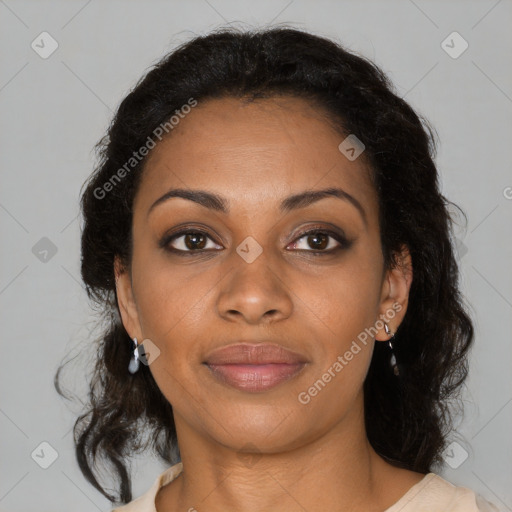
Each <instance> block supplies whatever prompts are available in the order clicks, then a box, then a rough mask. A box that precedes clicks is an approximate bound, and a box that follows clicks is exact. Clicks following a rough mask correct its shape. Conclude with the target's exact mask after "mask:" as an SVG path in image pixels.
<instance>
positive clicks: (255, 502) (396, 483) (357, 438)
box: [157, 405, 423, 512]
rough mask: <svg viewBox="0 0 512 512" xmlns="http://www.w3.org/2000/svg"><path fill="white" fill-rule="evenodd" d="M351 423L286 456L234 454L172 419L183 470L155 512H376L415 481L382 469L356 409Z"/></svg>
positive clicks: (254, 451) (250, 451) (249, 449)
mask: <svg viewBox="0 0 512 512" xmlns="http://www.w3.org/2000/svg"><path fill="white" fill-rule="evenodd" d="M357 416H358V417H359V421H358V422H357V423H358V424H359V425H358V428H354V425H355V423H354V421H352V422H349V418H345V419H344V420H342V421H340V422H339V423H338V424H336V425H335V426H334V427H333V428H331V429H330V430H329V431H328V432H326V433H325V434H324V435H323V436H321V437H319V438H316V439H314V440H311V441H310V442H309V443H301V444H300V446H298V447H297V448H295V449H292V450H288V451H286V452H283V451H281V452H280V451H278V450H272V452H270V450H268V449H267V451H268V452H265V451H264V449H263V448H262V449H261V450H259V449H258V448H257V447H256V446H254V445H251V444H250V443H247V444H246V445H245V449H244V450H242V451H238V452H237V451H235V450H233V449H231V448H228V447H226V446H222V445H220V444H218V443H215V442H214V441H212V440H211V439H209V438H206V437H205V436H204V435H201V433H200V432H197V431H195V430H193V429H191V428H189V426H188V425H187V424H186V423H185V422H184V421H183V419H182V418H180V417H178V416H176V415H175V423H176V427H177V432H178V439H180V452H181V454H182V462H183V468H184V469H183V473H182V474H181V475H180V476H179V477H178V478H177V479H176V480H175V481H173V482H172V484H170V485H168V486H166V487H164V488H163V490H162V492H161V493H159V495H158V499H157V510H158V512H167V511H170V510H190V511H194V510H208V511H209V512H217V511H226V510H244V511H246V512H256V511H258V512H260V511H262V510H272V511H274V512H280V511H283V512H284V511H287V512H290V511H301V512H303V511H304V510H307V511H308V512H314V511H317V510H318V511H320V510H322V511H325V510H340V511H345V510H346V511H349V510H350V511H351V512H358V511H363V510H364V511H365V512H369V511H373V510H375V511H378V512H381V511H382V510H385V509H386V508H388V507H390V506H391V505H392V504H394V503H395V502H396V501H398V499H399V498H400V497H401V496H402V495H403V494H404V493H405V492H406V491H407V489H408V488H410V487H411V486H412V485H414V483H417V482H418V481H419V480H420V479H421V478H422V477H423V475H421V474H419V473H412V472H409V471H406V470H401V469H398V468H395V467H393V466H391V465H389V464H388V463H387V462H385V461H384V460H383V459H382V458H381V457H380V456H379V455H378V454H377V453H375V451H374V450H373V448H372V447H371V445H370V444H369V442H368V440H367V438H366V433H365V430H364V416H363V411H362V405H361V408H360V410H359V411H358V415H357ZM349 425H351V427H350V428H349ZM397 477H399V478H397Z"/></svg>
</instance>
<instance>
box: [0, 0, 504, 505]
mask: <svg viewBox="0 0 512 512" xmlns="http://www.w3.org/2000/svg"><path fill="white" fill-rule="evenodd" d="M228 22H237V25H238V26H242V27H244V26H245V27H253V26H263V25H269V24H276V23H290V24H292V25H293V26H295V27H299V28H304V29H307V30H310V31H313V32H315V33H318V34H321V35H326V36H329V37H332V38H335V39H337V40H338V41H340V42H342V43H343V44H345V45H346V46H347V47H348V48H349V49H352V50H354V51H357V52H360V53H361V54H363V55H366V56H368V57H370V58H371V59H373V60H374V61H375V62H376V63H377V64H379V65H380V66H381V67H382V68H383V69H384V71H385V72H387V73H388V75H389V76H390V78H391V79H392V81H393V82H394V84H395V85H396V87H397V91H398V93H399V94H400V95H401V96H404V97H405V99H406V100H407V101H409V102H410V103H411V105H412V106H413V107H414V108H416V109H417V110H418V111H419V112H420V113H422V114H424V115H425V116H426V117H427V118H428V119H429V120H430V121H431V122H432V124H433V125H434V126H435V127H436V129H437V131H438V134H439V137H440V141H441V145H440V148H439V154H438V159H437V162H438V164H439V169H440V172H441V176H442V189H443V192H444V193H445V195H446V196H447V197H448V198H450V199H452V200H453V201H455V202H456V203H458V204H459V205H460V206H462V208H463V209H464V210H465V211H466V212H467V214H468V219H469V221H468V225H467V227H466V228H465V229H464V228H463V227H461V228H460V230H459V233H458V240H459V242H460V244H459V249H460V250H459V258H460V262H461V272H462V275H461V279H462V288H463V292H464V293H465V295H466V297H467V300H468V302H469V303H470V304H471V305H472V311H473V314H474V318H475V324H476V344H475V347H474V350H473V352H472V356H471V372H470V379H469V381H468V385H467V391H466V393H465V403H466V415H465V417H464V419H463V421H461V422H460V424H459V425H458V428H457V433H454V435H453V440H454V441H455V442H457V443H458V444H455V445H452V447H451V451H450V452H449V453H447V454H446V456H445V460H446V461H447V465H446V466H445V468H444V469H443V470H442V473H441V474H442V476H444V477H445V478H447V479H448V480H450V481H451V482H453V483H455V484H458V485H465V486H467V487H470V488H473V489H474V490H476V491H477V492H480V493H481V494H482V495H484V496H485V497H487V498H488V499H490V500H491V501H494V502H495V503H496V504H498V505H500V506H501V507H503V509H504V510H512V491H511V485H510V484H511V483H512V439H511V436H510V432H511V425H512V421H511V420H512V386H511V370H510V368H511V362H512V344H511V343H510V339H511V336H510V333H511V331H512V322H511V318H512V315H511V312H512V311H511V309H512V273H511V272H510V262H511V261H512V237H511V229H510V227H511V220H512V188H511V187H512V173H511V165H510V164H511V160H512V153H511V147H510V146H511V141H512V126H511V112H512V73H511V70H510V55H512V36H511V30H510V27H511V26H512V23H511V22H512V3H511V2H510V1H507V0H501V1H496V0H492V1H484V0H481V1H442V2H441V1H437V2H434V1H425V0H422V1H420V0H415V1H412V0H410V1H408V0H403V1H384V2H383V1H379V2H355V1H338V2H335V1H332V0H331V1H327V0H323V1H315V2H314V3H313V2H307V1H305V0H292V1H290V0H279V1H278V0H274V1H270V0H260V1H259V2H258V3H255V2H247V1H239V2H235V1H234V0H208V1H206V0H193V1H187V2H176V1H167V2H159V1H151V2H142V1H124V2H121V1H103V2H101V1H99V0H92V1H91V0H90V1H87V0H81V1H69V0H66V1H60V2H59V1H53V2H49V1H47V2H42V1H32V2H29V1H15V0H0V43H1V44H0V48H1V50H0V51H1V58H2V65H1V69H0V108H1V117H0V140H1V153H0V155H1V156H0V161H1V169H2V170H1V189H0V228H1V233H2V246H1V251H2V255H1V269H0V308H1V309H0V311H1V324H0V325H1V329H0V333H1V340H2V351H1V358H0V383H1V391H2V394H1V405H0V432H1V444H0V510H1V511H24V512H30V511H36V510H37V511H38V512H44V511H50V510H51V511H52V512H58V511H64V510H66V511H67V510H70V509H72V510H74V511H76V512H81V511H90V510H95V509H98V510H102V511H106V510H110V504H109V502H108V501H107V500H106V499H105V498H103V497H102V496H101V495H100V494H99V493H98V492H97V491H96V490H95V489H94V488H92V487H91V486H90V485H89V484H88V482H87V481H86V480H85V479H84V478H83V476H82V474H81V472H80V471H79V469H78V465H77V463H76V462H75V458H74V451H73V444H72V436H71V434H70V429H71V426H72V424H73V422H74V419H75V416H76V414H77V413H78V412H79V410H80V404H76V405H72V404H70V403H66V402H64V401H63V400H62V399H61V398H60V397H59V396H58V395H57V393H56V392H55V390H54V387H53V382H52V379H53V375H54V373H55V370H56V368H57V367H58V365H59V363H60V362H61V361H62V360H63V358H64V357H65V356H66V355H71V356H73V355H77V354H80V353H81V356H80V357H79V358H78V359H77V360H76V362H77V364H76V366H73V365H74V363H71V364H70V365H68V367H67V373H65V375H64V378H65V383H67V384H68V386H72V389H73V390H74V391H75V392H76V393H78V394H80V393H81V392H83V391H84V382H85V381H84V377H86V376H87V365H88V364H89V368H90V362H91V361H92V357H93V355H94V354H93V348H94V347H93V345H92V344H91V343H90V342H91V340H92V337H91V335H90V332H91V330H92V328H93V322H94V316H93V315H92V313H91V311H90V309H89V305H88V303H87V301H86V297H85V293H84V290H83V288H82V285H81V282H80V277H79V276H80V274H79V230H80V222H79V220H78V219H77V214H78V196H79V192H80V187H81V185H82V183H83V182H84V180H85V179H86V177H87V176H88V174H89V173H90V172H91V170H92V168H93V165H94V163H95V156H94V152H93V146H94V144H95V143H96V142H97V141H98V140H99V138H100V137H101V136H102V135H103V134H104V132H105V130H106V128H107V126H108V123H109V121H110V119H111V116H112V114H113V111H114V110H115V108H116V107H117V105H118V104H119V102H120V100H121V99H122V98H123V97H124V95H125V94H126V93H127V92H128V90H129V89H130V87H132V86H133V85H134V84H135V82H136V80H138V78H139V77H140V76H141V75H142V74H143V72H144V71H145V70H146V69H147V68H148V67H149V66H150V65H151V64H153V63H154V62H156V60H158V59H159V58H160V57H161V56H162V55H163V54H164V53H165V52H167V51H169V50H170V49H172V48H173V47H174V46H175V45H177V44H178V43H181V42H183V41H185V40H187V39H189V38H190V37H192V36H193V35H196V34H200V33H206V32H208V31H209V30H211V29H213V28H217V27H219V26H220V25H224V24H226V23H228ZM43 31H47V32H48V33H49V34H51V36H52V37H53V38H54V39H55V40H56V41H57V42H58V45H59V46H58V49H57V50H56V51H55V52H54V53H53V54H52V55H51V56H49V57H48V58H46V59H43V58H41V57H40V56H39V54H38V53H36V52H35V51H34V50H33V49H32V47H31V43H32V41H34V40H35V41H36V43H37V42H38V41H40V38H39V37H38V36H39V34H41V32H43ZM453 31H457V32H458V33H459V34H460V35H461V36H462V37H463V38H464V39H465V40H466V41H467V42H468V44H469V47H468V49H467V50H466V51H465V52H464V53H462V54H461V55H460V56H458V58H453V56H450V55H449V54H448V53H447V52H446V51H445V50H444V49H443V47H442V45H441V43H442V42H443V41H444V40H445V39H446V38H447V36H448V35H449V34H451V33H452V32H453ZM452 39H453V37H452ZM445 44H449V45H450V46H453V48H452V50H451V51H452V53H453V52H454V51H459V50H460V49H461V48H462V47H461V41H460V40H458V41H457V40H454V42H453V43H452V42H451V39H450V38H449V39H448V43H445ZM39 45H40V46H41V45H42V43H40V42H39ZM44 46H45V49H46V50H48V48H50V46H49V40H46V43H44ZM43 237H47V238H48V239H49V240H51V242H52V244H54V246H55V249H56V250H57V252H56V253H55V254H52V252H51V248H50V249H49V248H48V244H49V242H48V241H47V240H43V241H42V242H40V239H41V238H43ZM38 243H39V245H36V244H38ZM34 246H35V249H33V248H34ZM45 248H46V250H49V252H48V253H45V252H44V250H45ZM82 349H83V351H82V352H80V351H81V350H82ZM70 367H71V369H70ZM84 368H85V372H86V374H84ZM82 396H83V395H82ZM83 398H85V397H84V396H83ZM42 442H46V443H49V445H51V447H53V449H54V450H55V451H56V452H57V455H58V456H57V459H56V460H55V461H54V462H53V463H52V464H51V465H50V466H49V467H48V468H47V469H43V468H42V467H40V464H43V465H44V463H45V461H46V463H48V462H50V461H51V454H52V449H51V448H50V447H49V446H48V445H43V446H42V447H41V446H40V443H42ZM34 450H35V454H38V455H39V456H37V455H34V456H31V454H32V453H33V452H34ZM464 450H465V451H464ZM466 451H467V454H468V455H467V459H466V460H463V459H464V457H466ZM448 463H449V464H448ZM450 465H451V466H453V467H455V466H458V467H457V468H456V469H453V468H452V467H450ZM163 469H164V467H163V466H162V465H161V464H159V463H158V462H156V461H155V460H154V459H152V458H149V457H146V458H142V457H140V458H138V459H137V461H136V464H135V466H134V470H135V471H134V477H135V478H134V496H138V495H139V494H141V493H142V492H144V491H145V490H147V489H148V488H149V486H150V485H151V484H152V483H153V481H154V479H155V478H156V476H157V475H158V473H160V472H161V471H162V470H163Z"/></svg>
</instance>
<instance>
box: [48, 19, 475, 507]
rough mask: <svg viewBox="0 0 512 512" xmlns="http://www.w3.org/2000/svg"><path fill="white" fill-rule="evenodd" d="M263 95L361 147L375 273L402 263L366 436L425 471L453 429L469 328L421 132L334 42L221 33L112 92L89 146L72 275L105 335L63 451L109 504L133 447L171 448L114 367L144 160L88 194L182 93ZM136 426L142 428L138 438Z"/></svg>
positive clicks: (155, 403) (154, 401)
mask: <svg viewBox="0 0 512 512" xmlns="http://www.w3.org/2000/svg"><path fill="white" fill-rule="evenodd" d="M276 95H292V96H296V97H302V98H304V99H306V100H307V101H309V102H311V103H313V104H314V105H316V106H319V107H321V108H322V109H323V111H324V112H325V116H326V119H328V120H329V121H330V122H333V123H335V125H336V127H337V128H338V130H339V132H340V135H343V136H345V135H347V134H350V133H353V134H356V135H357V137H358V138H359V139H360V140H361V141H362V142H363V143H364V145H365V146H366V149H365V152H364V157H365V158H366V159H367V162H368V163H369V168H370V170H371V178H372V180H373V183H374V184H375V188H376V190H377V193H378V197H379V222H380V235H381V244H382V251H383V255H384V261H385V265H386V267H387V268H390V267H391V266H396V265H399V264H400V263H399V261H398V260H397V254H399V251H400V249H401V248H402V247H403V246H406V247H407V248H408V250H409V252H410V254H411V259H412V267H413V282H412V285H411V290H410V295H409V303H408V308H407V313H406V315H405V318H404V320H403V322H402V324H401V325H400V327H399V329H398V332H397V333H396V335H395V353H396V357H397V360H398V361H399V364H400V369H401V374H400V377H399V378H397V377H396V376H394V375H393V374H392V372H391V371H390V369H389V364H388V360H389V353H388V351H387V347H386V346H385V344H384V343H376V345H375V349H374V353H373V357H372V361H371V364H370V368H369V371H368V375H367V378H366V380H365V383H364V397H365V404H364V405H365V423H366V429H367V436H368V439H369V441H370V443H371V444H372V446H373V447H374V449H375V450H376V451H377V453H379V454H380V455H381V456H382V457H384V458H385V459H386V460H388V461H389V462H390V463H392V464H394V465H396V466H399V467H404V468H407V469H410V470H413V471H418V472H423V473H426V472H429V471H431V468H432V466H433V465H435V464H437V463H439V462H440V454H441V452H442V449H443V448H444V446H445V440H446V436H447V434H448V433H449V432H450V430H451V428H452V423H453V417H452V414H451V412H450V411H451V410H450V407H449V406H450V402H451V401H454V400H456V399H457V398H458V393H459V392H460V388H461V385H462V383H463V381H464V379H465V377H466V374H467V366H468V363H467V355H468V349H469V348H470V346H471V343H472V341H473V326H472V322H471V319H470V317H469V316H468V314H467V313H466V311H465V308H464V303H463V299H462V297H461V295H460V293H459V290H458V267H457V263H456V260H455V257H454V249H453V244H452V240H453V237H452V227H451V226H452V224H451V221H452V219H451V217H450V214H449V209H448V206H450V205H453V203H451V202H449V201H448V200H447V199H445V198H444V196H443V195H442V194H441V193H440V190H439V186H438V173H437V169H436V166H435V164H434V161H433V158H434V157H435V150H436V148H435V139H434V135H433V132H432V129H431V128H430V127H429V125H428V122H427V121H426V120H425V119H423V118H421V117H419V116H418V115H417V114H416V113H415V112H414V111H413V109H412V108H411V107H410V106H409V105H408V104H407V103H406V102H405V101H404V100H403V99H402V98H400V97H399V96H398V95H397V94H396V93H395V92H393V86H392V84H391V83H390V82H389V80H388V78H387V77H386V76H385V74H384V73H383V72H382V71H381V70H380V69H379V68H378V67H377V66H376V65H375V64H374V63H372V62H371V61H369V60H367V59H365V58H364V57H361V56H358V55H356V54H354V53H351V52H349V51H347V50H346V49H344V48H343V47H342V46H341V45H340V44H337V43H336V42H334V41H331V40H328V39H325V38H322V37H318V36H315V35H312V34H309V33H306V32H302V31H299V30H295V29H292V28H286V27H285V28H282V27H281V28H272V29H267V30H255V31H239V30H235V29H222V30H220V31H216V32H212V33H210V34H208V35H206V36H201V37H196V38H194V39H192V40H191V41H189V42H187V43H185V44H182V45H181V46H180V47H178V48H177V49H176V50H175V51H173V52H171V53H170V54H169V55H167V56H165V57H164V58H163V59H162V60H161V61H160V62H159V63H157V64H156V65H155V66H154V67H153V68H152V69H151V70H150V71H149V72H148V73H147V74H146V75H145V76H144V77H143V78H142V79H141V80H140V81H139V82H138V84H137V85H136V86H135V87H134V89H133V90H132V91H131V92H130V93H129V94H128V95H127V96H126V98H125V99H124V100H123V101H122V103H121V104H120V106H119V108H118V110H117V113H116V115H115V117H114V119H113V121H112V123H111V125H110V127H109V130H108V134H107V136H106V137H104V138H103V139H102V140H101V141H100V143H99V145H98V149H99V153H100V161H99V165H98V166H97V168H96V169H95V171H94V173H93V174H92V175H91V177H90V178H89V180H88V182H87V183H86V188H85V190H84V192H83V194H82V198H81V208H82V214H83V219H84V223H83V227H82V239H81V251H82V260H81V273H82V279H83V281H84V283H85V285H86V289H87V294H88V296H89V298H90V299H91V300H92V301H93V302H94V303H95V305H96V306H99V308H101V310H102V312H103V314H104V317H105V319H106V327H105V330H104V333H103V335H102V336H101V337H100V339H99V348H98V350H97V360H96V363H95V369H94V373H93V375H92V378H91V380H90V392H89V399H90V403H89V404H88V408H87V410H86V412H85V413H84V414H82V415H81V416H80V417H79V418H78V419H77V421H76V423H75V426H74V436H75V444H76V456H77V459H78V463H79V466H80V469H81V471H82V472H83V474H84V476H85V477H86V478H87V480H88V481H89V482H90V483H91V484H92V485H93V486H94V487H95V488H96V489H98V490H99V491H100V492H101V493H102V494H103V495H104V496H106V497H107V498H108V499H109V500H110V501H112V502H113V501H116V502H121V503H126V502H129V501H131V500H132V492H131V483H130V480H131V479H130V476H129V471H128V469H127V466H126V463H127V461H128V460H129V458H130V456H132V455H133V454H134V453H135V452H137V451H140V450H145V449H146V448H147V447H148V446H150V447H151V448H153V449H154V450H155V452H156V453H157V454H158V456H159V457H160V458H161V459H162V460H163V461H165V462H166V463H168V464H171V463H175V462H176V461H177V460H179V451H178V450H177V441H176V431H175V425H174V422H173V415H172V407H171V405H170V404H169V403H168V401H167V400H166V399H165V397H164V396H163V394H162V393H161V391H160V390H159V388H158V386H157V385H156V382H155V381H154V379H153V377H152V374H151V372H150V370H149V368H148V367H147V366H144V365H141V368H140V369H139V371H138V372H137V373H136V374H134V375H131V374H129V373H128V371H127V368H128V362H129V359H130V355H131V348H132V345H131V340H130V337H129V336H128V334H127V332H126V331H125V329H124V327H123V325H122V323H121V321H120V316H119V311H118V309H117V308H118V306H117V296H116V289H115V276H114V266H113V262H114V257H115V256H116V255H117V256H119V257H120V258H121V261H122V262H123V264H124V265H125V266H126V267H127V268H129V264H130V257H131V222H132V205H133V199H134V197H135V194H136V192H137V187H138V183H139V182H140V178H141V175H142V171H143V166H144V161H145V160H142V161H141V162H140V163H138V164H137V165H136V166H134V167H133V169H132V170H131V171H130V172H129V173H127V175H126V176H125V177H123V178H122V179H121V180H119V182H118V183H116V184H115V185H114V186H113V187H112V190H111V191H109V192H108V193H107V194H106V195H105V197H103V198H98V197H97V193H96V194H95V191H97V189H99V188H101V187H103V186H104V184H105V183H107V182H108V181H109V179H111V177H112V176H113V175H114V174H115V173H116V171H117V170H118V169H120V168H122V167H123V165H125V164H126V162H128V161H129V159H130V158H131V157H132V156H133V152H134V151H136V150H137V149H138V148H140V147H142V146H144V144H145V143H146V140H147V138H148V137H150V136H152V133H153V131H154V130H155V129H156V128H157V127H158V126H160V125H161V124H162V123H165V122H166V121H168V120H169V119H170V117H171V116H172V115H173V114H174V113H175V111H176V110H179V109H180V108H181V107H182V106H183V105H185V104H187V102H188V101H189V100H190V98H193V99H195V100H196V101H198V102H204V101H206V100H208V99H212V98H221V97H235V98H240V99H245V100H249V101H250V100H254V99H257V98H267V97H272V96H276ZM171 136H172V134H171ZM341 140H342V138H340V142H341ZM59 372H60V368H59V371H58V372H57V375H56V379H55V383H56V387H57V390H58V391H59V388H58V374H59ZM59 392H60V391H59ZM144 429H145V430H146V431H149V432H150V433H151V434H152V435H151V436H150V437H149V439H148V440H147V442H146V444H142V443H141V432H142V431H143V430H144ZM177 454H178V455H177ZM98 458H102V459H104V460H105V461H106V462H107V463H108V464H110V465H111V467H112V468H113V472H111V473H112V474H113V475H114V476H115V478H117V479H118V481H119V486H118V492H117V494H115V495H111V494H108V493H107V491H106V490H105V488H104V487H103V486H102V485H101V484H100V482H99V481H98V479H97V477H96V475H95V474H94V472H93V468H94V467H95V466H96V461H97V459H98Z"/></svg>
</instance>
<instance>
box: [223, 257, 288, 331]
mask: <svg viewBox="0 0 512 512" xmlns="http://www.w3.org/2000/svg"><path fill="white" fill-rule="evenodd" d="M269 263H270V262H269V260H268V259H267V258H266V257H265V251H264V252H263V253H262V254H261V255H260V256H259V257H258V258H257V259H256V260H255V261H253V262H252V263H247V262H245V261H243V260H241V261H240V262H239V263H238V264H235V268H234V270H233V271H232V272H229V273H228V275H227V276H226V277H225V279H223V280H222V281H221V283H223V286H222V288H221V290H220V292H219V295H218V298H217V310H218V314H219V315H220V316H221V317H222V318H224V319H225V320H228V321H230V322H236V321H239V322H245V323H247V324H252V325H257V324H261V323H268V322H276V321H278V320H283V319H285V318H288V317H289V316H290V314H291V312H292V310H293V302H292V300H291V296H290V289H289V285H288V284H287V283H286V282H285V281H286V277H285V276H284V273H283V272H278V271H277V269H276V268H275V265H274V268H271V265H270V264H269Z"/></svg>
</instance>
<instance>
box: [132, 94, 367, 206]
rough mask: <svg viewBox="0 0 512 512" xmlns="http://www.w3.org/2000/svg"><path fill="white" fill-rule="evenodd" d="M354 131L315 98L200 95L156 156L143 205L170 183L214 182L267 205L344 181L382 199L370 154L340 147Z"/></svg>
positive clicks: (224, 191) (236, 198) (235, 197)
mask: <svg viewBox="0 0 512 512" xmlns="http://www.w3.org/2000/svg"><path fill="white" fill-rule="evenodd" d="M345 138H346V134H345V135H344V134H342V133H341V132H340V131H339V130H338V129H336V128H335V126H334V125H333V123H332V122H331V121H329V120H328V119H327V117H326V113H325V111H324V110H323V109H321V108H317V107H316V106H315V104H314V103H310V102H307V101H306V100H303V99H300V98H294V97H286V96H285V97H273V98H268V99H258V100H255V101H251V102H248V101H246V100H244V99H237V98H222V99H210V100H205V101H203V102H199V103H198V105H197V106H196V107H194V108H193V109H192V110H191V111H190V113H188V114H186V115H183V117H182V118H181V119H180V121H179V124H178V125H177V126H175V127H174V129H173V130H172V131H171V132H170V133H169V134H168V135H167V136H166V138H164V139H163V140H162V141H161V142H159V143H158V144H157V145H156V147H155V148H154V149H153V150H152V151H151V153H150V154H149V155H148V158H147V161H146V164H145V167H144V176H143V180H142V183H141V186H140V190H139V193H138V197H137V202H138V203H139V205H145V206H147V207H149V206H148V203H149V202H151V201H152V200H153V201H154V200H155V199H157V198H158V196H159V195H161V194H162V193H165V192H166V191H167V190H168V189H170V188H178V187H179V188H190V189H193V188H201V189H208V190H211V191H214V192H216V193H219V194H221V195H224V196H226V197H227V198H228V199H230V203H236V202H238V203H240V204H242V202H243V204H244V205H245V206H249V203H253V204H259V205H260V207H261V204H263V203H264V202H269V201H276V202H277V201H278V200H279V199H280V198H281V197H283V196H285V195H288V194H290V193H293V192H298V191H300V192H302V191H303V190H306V189H310V190H314V189H319V188H326V187H330V186H340V187H343V188H344V189H346V190H347V192H349V193H350V194H352V195H355V196H358V197H359V198H360V201H361V202H366V206H367V209H368V210H370V212H371V210H372V208H375V206H376V201H377V198H376V192H375V190H374V187H373V186H372V184H371V181H370V178H369V168H368V166H367V164H366V160H365V159H364V156H361V157H359V158H357V159H356V160H354V161H350V160H349V159H348V158H346V156H344V154H342V153H341V152H340V150H339V149H338V146H339V144H340V143H341V142H342V141H343V140H344V139H345Z"/></svg>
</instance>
